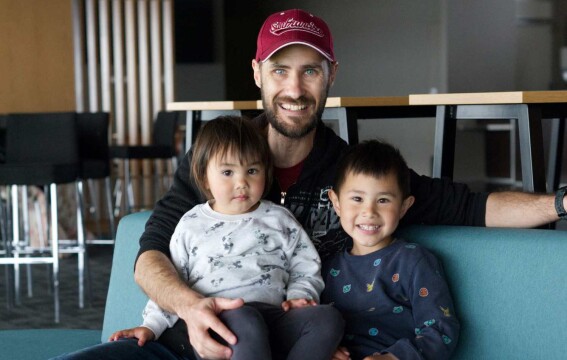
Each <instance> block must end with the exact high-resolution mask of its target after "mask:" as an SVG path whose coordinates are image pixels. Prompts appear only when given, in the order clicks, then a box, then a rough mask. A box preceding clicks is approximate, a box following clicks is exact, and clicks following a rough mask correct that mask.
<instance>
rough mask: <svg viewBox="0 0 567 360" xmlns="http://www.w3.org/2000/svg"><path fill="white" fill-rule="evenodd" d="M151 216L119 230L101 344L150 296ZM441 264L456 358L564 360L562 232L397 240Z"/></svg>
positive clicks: (462, 233) (565, 244) (460, 231)
mask: <svg viewBox="0 0 567 360" xmlns="http://www.w3.org/2000/svg"><path fill="white" fill-rule="evenodd" d="M148 217H149V213H148V212H145V213H137V214H132V215H128V216H126V217H124V218H123V219H122V220H121V222H120V224H119V227H118V234H117V239H116V245H115V250H114V259H113V264H112V273H111V277H110V286H109V290H108V298H107V303H106V311H105V316H104V324H103V332H102V341H106V339H107V338H108V336H110V334H112V332H114V331H115V330H117V329H122V328H126V327H132V326H136V325H138V324H139V323H140V322H141V320H142V318H141V313H142V309H143V307H144V306H145V303H146V301H147V297H146V296H145V295H144V294H143V293H142V292H141V291H140V289H139V288H138V286H137V285H136V284H135V282H134V279H133V269H134V267H133V266H134V260H135V257H136V253H137V250H138V239H139V237H140V235H141V234H142V232H143V230H144V225H145V222H146V221H147V219H148ZM398 235H399V236H400V237H403V238H404V239H406V240H407V241H410V242H416V243H419V244H422V245H423V246H425V247H427V248H428V249H430V250H431V251H432V252H433V253H435V254H436V255H437V256H438V257H439V258H440V260H441V262H442V263H443V266H444V269H445V273H446V275H447V278H448V281H449V284H450V286H451V291H452V293H453V297H454V300H455V306H456V312H457V316H458V317H459V319H460V321H461V336H460V340H459V345H458V347H457V351H456V355H455V359H513V358H522V359H529V358H535V359H563V358H565V356H566V354H567V342H566V341H565V334H567V331H566V330H565V327H566V326H567V286H565V283H564V282H563V279H564V277H565V276H567V232H564V231H558V230H525V229H496V228H475V227H459V226H412V227H409V228H405V229H402V230H401V231H399V234H398Z"/></svg>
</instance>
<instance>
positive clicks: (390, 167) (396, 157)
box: [333, 140, 410, 199]
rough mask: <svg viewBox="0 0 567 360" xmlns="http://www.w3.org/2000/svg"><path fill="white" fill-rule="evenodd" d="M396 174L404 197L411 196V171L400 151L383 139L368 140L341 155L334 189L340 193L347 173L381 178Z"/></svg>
mask: <svg viewBox="0 0 567 360" xmlns="http://www.w3.org/2000/svg"><path fill="white" fill-rule="evenodd" d="M390 173H393V174H395V175H396V177H397V180H398V185H399V187H400V190H401V192H402V197H403V199H406V198H407V197H408V196H410V172H409V169H408V166H407V164H406V161H405V160H404V158H403V156H402V154H400V151H399V150H398V149H396V148H395V147H393V146H392V145H390V144H388V143H387V142H385V141H382V140H367V141H364V142H362V143H360V144H357V145H354V146H351V147H350V148H349V149H348V150H347V151H346V152H345V153H344V155H343V156H342V157H341V159H340V161H339V164H338V168H337V172H336V176H335V183H334V188H333V190H334V191H335V192H336V193H337V194H338V193H339V192H340V190H341V187H342V186H343V184H344V182H345V179H346V177H347V175H349V174H353V175H358V174H364V175H368V176H373V177H376V178H381V177H383V176H385V175H388V174H390Z"/></svg>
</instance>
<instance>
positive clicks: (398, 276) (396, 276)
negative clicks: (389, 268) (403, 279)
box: [392, 273, 400, 283]
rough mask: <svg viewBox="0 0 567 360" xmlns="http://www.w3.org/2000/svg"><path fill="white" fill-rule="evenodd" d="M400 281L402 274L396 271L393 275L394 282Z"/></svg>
mask: <svg viewBox="0 0 567 360" xmlns="http://www.w3.org/2000/svg"><path fill="white" fill-rule="evenodd" d="M398 281H400V274H398V273H395V274H394V275H392V282H395V283H397V282H398Z"/></svg>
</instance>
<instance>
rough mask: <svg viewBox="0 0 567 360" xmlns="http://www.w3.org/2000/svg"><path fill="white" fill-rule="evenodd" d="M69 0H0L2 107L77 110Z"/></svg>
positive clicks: (5, 109)
mask: <svg viewBox="0 0 567 360" xmlns="http://www.w3.org/2000/svg"><path fill="white" fill-rule="evenodd" d="M73 79H74V74H73V27H72V17H71V1H70V0H49V1H45V0H23V1H22V0H0V113H7V112H40V111H73V110H75V94H74V82H73V81H74V80H73Z"/></svg>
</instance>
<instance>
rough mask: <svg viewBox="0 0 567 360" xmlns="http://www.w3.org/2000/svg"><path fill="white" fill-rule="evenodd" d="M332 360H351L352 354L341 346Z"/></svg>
mask: <svg viewBox="0 0 567 360" xmlns="http://www.w3.org/2000/svg"><path fill="white" fill-rule="evenodd" d="M332 360H350V353H349V352H348V349H347V348H346V347H344V346H339V348H338V349H337V351H335V353H334V354H333V359H332Z"/></svg>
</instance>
